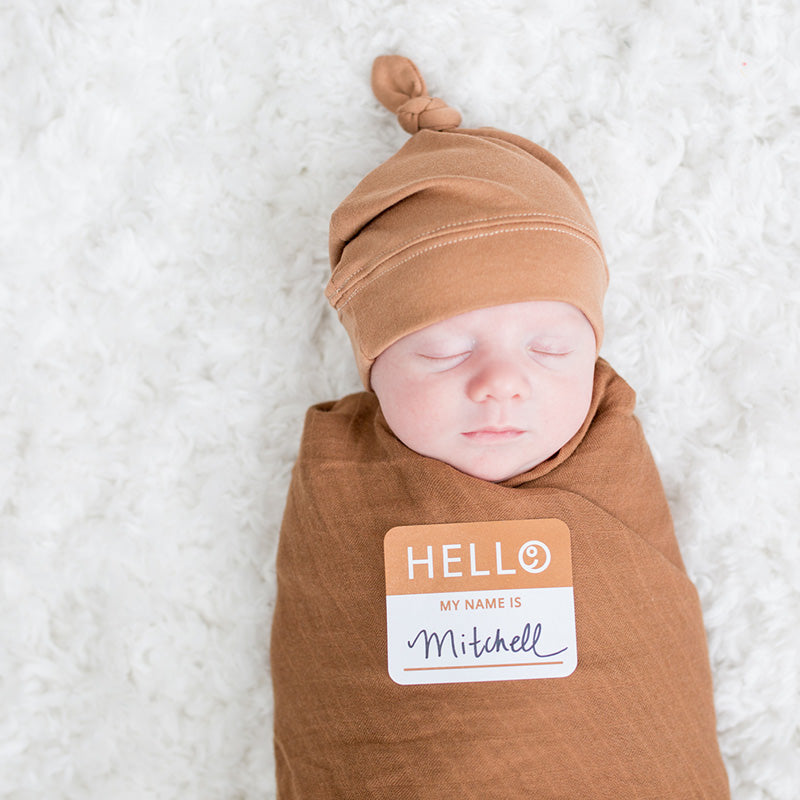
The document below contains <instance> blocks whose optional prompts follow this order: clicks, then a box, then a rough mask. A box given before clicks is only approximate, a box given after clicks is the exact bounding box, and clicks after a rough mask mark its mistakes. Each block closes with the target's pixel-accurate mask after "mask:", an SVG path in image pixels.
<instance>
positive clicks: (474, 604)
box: [271, 57, 729, 800]
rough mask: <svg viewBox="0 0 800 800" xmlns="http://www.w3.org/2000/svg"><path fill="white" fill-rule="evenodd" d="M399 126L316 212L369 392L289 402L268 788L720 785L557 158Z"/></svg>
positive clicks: (369, 791)
mask: <svg viewBox="0 0 800 800" xmlns="http://www.w3.org/2000/svg"><path fill="white" fill-rule="evenodd" d="M373 89H374V91H375V93H376V95H377V97H378V99H379V100H381V102H382V103H383V104H384V105H386V106H387V107H388V108H390V109H391V110H392V111H395V112H396V113H397V115H398V119H399V120H400V122H401V124H402V125H403V127H404V128H405V129H406V130H407V131H408V132H409V133H411V134H413V135H412V137H411V138H410V140H409V141H408V143H407V144H406V145H405V146H404V147H403V148H401V150H400V151H399V152H398V153H397V154H395V155H394V156H393V157H392V158H390V159H389V160H388V161H387V162H386V163H384V164H382V165H381V166H379V167H378V168H377V169H376V170H374V171H373V172H372V173H370V175H368V176H367V177H366V178H365V179H364V180H363V181H362V182H361V183H360V184H359V186H358V187H356V189H355V190H354V191H353V192H352V193H351V195H350V196H349V197H348V198H346V199H345V201H344V202H343V203H342V205H341V206H340V207H339V208H338V209H337V210H336V212H335V213H334V215H333V218H332V220H331V242H330V245H331V247H330V251H331V263H332V276H331V281H330V283H329V285H328V289H327V296H328V298H329V300H330V302H331V303H332V305H333V306H334V308H335V309H336V310H337V312H338V314H339V318H340V319H341V321H342V323H343V324H344V325H345V328H346V329H347V331H348V334H349V335H350V339H351V341H352V344H353V351H354V354H355V357H356V362H357V364H358V368H359V372H360V374H361V378H362V381H363V383H364V387H365V389H366V391H364V392H359V393H356V394H352V395H349V396H348V397H345V398H343V399H342V400H339V401H336V402H327V403H321V404H319V405H317V406H314V407H313V408H311V409H309V411H308V414H307V416H306V422H305V427H304V431H303V439H302V442H301V446H300V453H299V456H298V460H297V463H296V465H295V468H294V470H293V473H292V482H291V487H290V490H289V496H288V498H287V504H286V510H285V514H284V520H283V526H282V529H281V539H280V545H279V552H278V560H277V576H278V596H277V602H276V608H275V616H274V621H273V629H272V646H271V664H272V677H273V686H274V694H275V754H276V766H277V784H278V797H279V798H280V800H288V799H289V798H314V800H325V799H326V798H343V799H344V798H346V799H347V800H355V799H357V798H385V799H386V800H390V799H391V800H397V799H399V798H423V799H424V798H430V800H434V799H435V800H450V799H452V800H514V799H515V798H519V799H520V800H521V798H609V799H610V798H614V800H618V799H619V798H636V800H642V799H643V798H667V797H668V798H701V797H702V798H726V797H728V796H729V794H728V783H727V777H726V775H725V770H724V766H723V764H722V760H721V757H720V753H719V748H718V745H717V740H716V733H715V716H714V708H713V701H712V687H711V676H710V670H709V665H708V655H707V651H706V643H705V636H704V630H703V623H702V617H701V613H700V606H699V602H698V599H697V593H696V591H695V589H694V586H693V585H692V584H691V582H690V581H689V579H688V578H687V576H686V573H685V570H684V567H683V563H682V561H681V557H680V553H679V551H678V546H677V541H676V539H675V535H674V531H673V527H672V520H671V517H670V514H669V509H668V507H667V504H666V499H665V497H664V492H663V489H662V486H661V482H660V479H659V476H658V473H657V471H656V468H655V465H654V463H653V460H652V457H651V455H650V452H649V449H648V447H647V444H646V442H645V441H644V437H643V435H642V431H641V427H640V425H639V423H638V421H637V420H636V418H635V416H634V415H633V409H634V404H635V396H634V393H633V391H632V390H631V389H630V387H628V385H627V384H626V383H625V382H624V381H623V380H622V379H621V378H620V377H619V376H618V375H616V373H615V372H614V371H613V370H612V369H611V367H610V366H609V365H608V364H607V363H606V362H605V361H604V360H603V359H602V358H599V357H598V352H599V348H600V345H601V342H602V336H603V320H602V302H603V296H604V293H605V289H606V285H607V269H606V263H605V258H604V256H603V251H602V248H601V245H600V240H599V236H598V234H597V230H596V227H595V224H594V221H593V219H592V217H591V214H590V212H589V209H588V207H587V205H586V201H585V199H584V197H583V194H582V193H581V191H580V189H579V188H578V186H577V184H576V183H575V181H574V179H573V178H572V176H571V175H570V174H569V172H568V171H567V170H566V168H565V167H564V166H563V165H562V164H561V163H560V162H559V161H558V160H557V159H556V158H555V157H554V156H552V155H551V154H550V153H548V152H547V151H545V150H543V149H542V148H540V147H538V146H537V145H535V144H533V143H532V142H529V141H527V140H525V139H523V138H521V137H518V136H514V135H512V134H508V133H505V132H503V131H498V130H495V129H491V128H479V129H471V130H470V129H461V128H459V127H458V125H459V123H460V116H459V115H458V113H457V112H455V111H453V109H451V108H449V107H447V106H446V105H445V104H444V103H443V102H442V101H441V100H437V99H435V98H430V97H428V96H427V94H426V91H425V84H424V81H423V80H422V78H421V76H420V75H419V73H418V71H417V70H416V68H415V67H414V65H413V64H412V63H411V62H409V61H408V60H407V59H403V58H400V57H382V58H379V59H377V60H376V62H375V66H374V69H373Z"/></svg>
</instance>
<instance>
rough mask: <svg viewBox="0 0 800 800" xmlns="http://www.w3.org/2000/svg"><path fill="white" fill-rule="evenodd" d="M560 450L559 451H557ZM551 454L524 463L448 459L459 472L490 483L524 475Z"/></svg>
mask: <svg viewBox="0 0 800 800" xmlns="http://www.w3.org/2000/svg"><path fill="white" fill-rule="evenodd" d="M556 452H558V451H556ZM551 455H554V454H553V453H551V454H550V455H548V456H546V457H545V458H537V459H533V460H531V461H526V462H524V463H522V464H519V463H503V462H502V461H494V462H483V463H477V464H472V463H459V462H457V461H455V462H452V461H448V462H447V463H448V464H450V466H451V467H454V468H455V469H457V470H458V471H459V472H463V473H464V474H465V475H470V476H471V477H473V478H480V480H482V481H489V482H490V483H501V482H502V481H507V480H510V479H511V478H516V477H517V475H522V473H523V472H528V471H529V470H532V469H533V468H534V467H537V466H539V464H541V463H542V462H543V461H547V459H548V458H550V456H551Z"/></svg>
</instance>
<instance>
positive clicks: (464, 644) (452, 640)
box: [408, 623, 567, 660]
mask: <svg viewBox="0 0 800 800" xmlns="http://www.w3.org/2000/svg"><path fill="white" fill-rule="evenodd" d="M541 636H542V626H541V624H540V623H536V625H535V626H533V627H532V626H531V624H530V623H526V624H525V626H524V627H523V629H522V631H521V632H520V633H518V634H516V635H514V636H512V637H511V638H510V639H509V638H508V636H507V635H505V634H504V633H503V632H502V631H501V630H500V628H497V630H496V631H495V633H494V634H490V635H489V636H484V635H482V634H481V635H479V634H478V628H477V626H473V628H472V637H471V638H469V639H468V638H467V634H466V633H462V634H461V635H460V641H457V640H456V634H455V633H454V631H453V629H452V628H448V629H447V630H446V631H444V632H442V633H437V632H436V631H430V632H429V631H428V630H427V628H423V629H422V630H421V631H420V632H419V633H418V634H417V635H416V636H415V637H414V639H412V640H410V641H409V642H408V648H409V650H413V649H414V648H415V647H416V646H417V645H418V644H420V645H422V647H423V649H424V653H425V659H426V660H427V659H428V658H430V657H431V651H432V648H435V649H436V657H437V658H441V657H442V656H443V655H445V654H447V655H451V656H452V657H453V658H459V657H460V656H466V655H470V656H471V657H472V658H475V659H479V658H481V657H482V656H484V655H491V654H494V653H501V652H503V653H532V654H533V655H534V656H536V658H553V657H554V656H557V655H560V654H561V653H563V652H565V651H566V650H567V648H566V647H562V648H561V649H560V650H556V651H555V652H553V653H540V652H539V651H538V649H537V647H536V645H537V644H538V643H539V639H540V638H541Z"/></svg>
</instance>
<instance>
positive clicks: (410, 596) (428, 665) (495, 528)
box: [383, 519, 578, 685]
mask: <svg viewBox="0 0 800 800" xmlns="http://www.w3.org/2000/svg"><path fill="white" fill-rule="evenodd" d="M383 551H384V562H385V567H386V623H387V636H388V651H389V676H390V677H391V678H392V680H393V681H395V683H400V684H404V685H410V684H423V683H468V682H472V681H511V680H526V679H531V678H564V677H566V676H567V675H570V674H572V672H574V670H575V668H576V667H577V665H578V652H577V645H576V640H575V604H574V598H573V591H572V558H571V549H570V532H569V528H568V527H567V526H566V524H565V523H564V522H562V521H561V520H559V519H534V520H514V521H502V522H468V523H456V524H448V525H407V526H402V527H397V528H392V529H391V530H390V531H389V532H388V533H387V534H386V536H385V538H384V543H383Z"/></svg>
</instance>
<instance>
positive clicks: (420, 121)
mask: <svg viewBox="0 0 800 800" xmlns="http://www.w3.org/2000/svg"><path fill="white" fill-rule="evenodd" d="M372 91H373V92H374V93H375V97H377V98H378V100H379V101H380V102H381V104H382V105H383V106H385V107H386V108H388V109H389V111H391V112H393V113H394V114H397V121H398V122H399V123H400V126H401V127H402V128H403V130H404V131H407V132H408V133H416V132H417V131H420V130H434V131H445V130H449V129H452V128H457V127H458V126H459V125H460V124H461V114H459V113H458V111H456V110H455V109H454V108H451V107H450V106H448V105H447V103H445V102H444V100H440V99H439V98H438V97H429V96H428V94H427V89H426V88H425V81H424V79H423V77H422V75H420V72H419V70H418V69H417V67H416V65H415V64H414V62H413V61H411V60H410V59H408V58H405V57H404V56H378V58H376V59H375V62H374V63H373V65H372Z"/></svg>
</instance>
